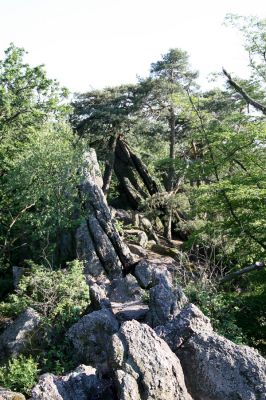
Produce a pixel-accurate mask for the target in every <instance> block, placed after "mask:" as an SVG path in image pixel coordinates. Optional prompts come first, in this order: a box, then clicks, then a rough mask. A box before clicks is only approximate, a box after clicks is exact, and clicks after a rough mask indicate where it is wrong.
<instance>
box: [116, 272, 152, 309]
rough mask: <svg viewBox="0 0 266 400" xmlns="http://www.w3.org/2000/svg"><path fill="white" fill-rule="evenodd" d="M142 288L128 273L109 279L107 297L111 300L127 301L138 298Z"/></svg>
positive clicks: (141, 295)
mask: <svg viewBox="0 0 266 400" xmlns="http://www.w3.org/2000/svg"><path fill="white" fill-rule="evenodd" d="M143 295H144V290H143V289H142V288H141V287H140V286H139V284H138V281H137V279H136V278H135V277H134V276H133V275H131V274H128V275H126V276H125V277H124V278H117V279H113V280H112V281H111V285H110V290H109V298H110V301H111V302H119V303H122V302H127V301H133V300H140V299H141V298H142V297H143Z"/></svg>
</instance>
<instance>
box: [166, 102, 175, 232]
mask: <svg viewBox="0 0 266 400" xmlns="http://www.w3.org/2000/svg"><path fill="white" fill-rule="evenodd" d="M175 123H176V116H175V112H174V109H173V107H171V108H170V117H169V128H170V133H169V144H170V146H169V156H170V166H169V169H168V182H167V185H166V190H167V191H168V192H171V191H172V190H173V189H174V185H175V167H174V160H175ZM166 210H167V214H166V222H165V226H164V235H165V237H166V238H167V239H169V240H172V214H173V210H172V206H171V205H168V206H167V207H166Z"/></svg>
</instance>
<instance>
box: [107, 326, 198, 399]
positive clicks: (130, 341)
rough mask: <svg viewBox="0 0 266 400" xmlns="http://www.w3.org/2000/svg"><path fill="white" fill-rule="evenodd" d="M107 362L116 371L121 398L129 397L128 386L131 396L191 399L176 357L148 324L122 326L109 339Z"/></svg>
mask: <svg viewBox="0 0 266 400" xmlns="http://www.w3.org/2000/svg"><path fill="white" fill-rule="evenodd" d="M110 364H111V366H112V367H113V368H114V369H115V370H118V371H119V372H118V373H117V376H116V377H117V386H118V387H119V391H120V396H121V397H120V398H121V399H129V398H130V397H129V395H130V394H129V390H130V389H131V390H132V392H133V393H134V396H135V397H134V399H135V398H136V399H145V400H152V399H160V400H178V399H179V400H181V399H182V400H184V399H187V400H188V399H191V397H190V395H189V394H188V392H187V389H186V386H185V382H184V376H183V371H182V368H181V365H180V362H179V360H178V358H177V357H176V356H175V355H174V354H173V353H172V351H171V350H170V348H169V347H168V345H167V344H166V343H165V342H164V341H163V340H161V339H160V338H159V337H158V336H157V335H156V334H155V332H154V331H153V330H152V329H151V328H150V327H149V326H148V325H145V324H140V323H139V322H137V321H128V322H125V323H124V324H123V325H122V327H121V329H120V331H119V332H118V333H117V334H115V335H113V338H112V347H111V349H110ZM120 371H123V372H124V374H123V373H122V372H120ZM134 380H135V382H136V384H135V383H133V381H134Z"/></svg>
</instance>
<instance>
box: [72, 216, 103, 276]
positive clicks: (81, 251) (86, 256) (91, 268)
mask: <svg viewBox="0 0 266 400" xmlns="http://www.w3.org/2000/svg"><path fill="white" fill-rule="evenodd" d="M76 251H77V258H78V259H79V260H82V261H83V262H84V273H85V274H90V275H92V276H100V275H101V274H104V273H105V271H104V268H103V265H102V263H101V261H100V259H99V257H98V255H97V253H96V251H95V246H94V244H93V241H92V238H91V234H90V232H89V230H88V226H87V223H86V222H83V223H82V224H81V225H80V226H79V227H78V229H77V231H76Z"/></svg>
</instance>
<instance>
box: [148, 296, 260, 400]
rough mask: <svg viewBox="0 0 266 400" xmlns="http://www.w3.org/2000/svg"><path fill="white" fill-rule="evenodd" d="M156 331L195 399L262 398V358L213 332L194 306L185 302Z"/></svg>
mask: <svg viewBox="0 0 266 400" xmlns="http://www.w3.org/2000/svg"><path fill="white" fill-rule="evenodd" d="M156 332H157V333H158V334H159V335H160V337H162V338H163V339H164V340H165V341H167V343H168V344H169V346H170V347H171V348H172V350H173V351H174V352H175V353H176V355H177V356H178V357H179V359H180V361H181V364H182V367H183V370H184V374H185V377H186V384H187V388H188V390H189V391H190V393H191V395H192V396H193V398H194V399H195V400H214V399H215V400H225V399H226V400H236V399H239V400H265V399H266V361H265V359H264V358H263V357H261V356H260V355H259V353H258V352H257V351H256V350H254V349H252V348H250V347H247V346H240V345H236V344H234V343H232V342H231V341H230V340H228V339H225V338H224V337H222V336H219V335H218V334H216V333H215V332H213V330H212V327H211V324H210V321H209V319H208V318H206V317H205V316H204V315H203V314H202V312H201V311H200V310H199V309H198V308H197V307H196V306H194V305H192V304H190V305H188V306H187V307H185V308H184V309H183V310H182V312H181V313H180V314H179V315H178V316H177V318H176V319H175V320H174V321H172V322H169V323H168V324H166V325H165V326H164V327H158V328H156Z"/></svg>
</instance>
